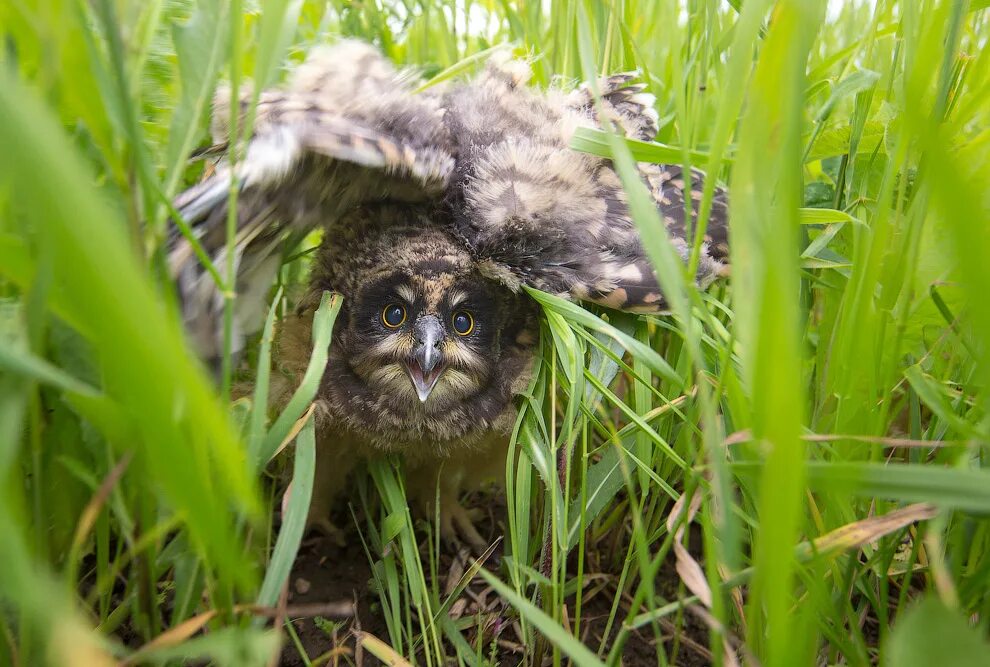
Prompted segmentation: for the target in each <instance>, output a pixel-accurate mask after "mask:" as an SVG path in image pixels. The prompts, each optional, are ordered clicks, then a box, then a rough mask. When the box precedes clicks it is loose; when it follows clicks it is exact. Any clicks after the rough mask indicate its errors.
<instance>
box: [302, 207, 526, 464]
mask: <svg viewBox="0 0 990 667" xmlns="http://www.w3.org/2000/svg"><path fill="white" fill-rule="evenodd" d="M355 215H360V216H366V217H367V219H366V220H364V221H361V224H355V225H354V228H355V229H360V230H361V233H360V234H356V235H354V236H352V237H348V238H342V239H339V240H338V241H337V242H331V243H324V244H323V246H322V248H321V251H320V254H319V256H318V259H317V263H316V266H315V267H314V273H313V279H312V286H313V288H314V292H321V291H323V290H333V291H336V292H339V293H341V294H342V295H343V297H344V306H343V310H342V311H341V315H340V317H338V320H337V325H336V328H335V330H334V340H333V344H332V347H331V362H330V364H329V365H328V369H327V373H326V375H325V376H324V384H323V393H324V394H325V395H328V396H330V397H331V400H330V403H331V404H333V405H347V406H348V409H345V410H341V411H340V412H341V413H342V414H345V415H347V418H348V419H350V420H351V421H355V420H359V421H361V423H354V424H351V425H352V426H354V427H355V428H356V429H357V430H360V431H361V432H362V433H368V432H369V431H374V432H378V433H380V438H381V441H382V442H385V441H389V443H390V444H392V445H394V444H395V443H399V442H402V441H413V440H429V441H431V442H443V441H445V440H451V439H454V438H457V437H460V436H462V435H463V431H465V430H466V429H467V427H468V426H472V425H475V424H477V421H478V420H479V419H482V420H483V419H486V418H492V419H494V418H495V416H497V415H498V414H500V413H502V412H503V411H504V408H505V407H506V405H508V403H509V402H510V401H511V400H512V395H513V392H515V391H518V390H519V387H518V386H515V384H518V378H519V376H520V371H521V370H522V369H521V368H519V362H518V357H519V354H518V351H519V350H520V348H526V349H530V348H532V346H533V345H534V343H535V341H536V334H535V315H534V307H533V304H532V303H531V302H530V300H528V299H526V298H525V297H523V296H522V295H519V294H515V293H513V292H511V291H509V290H506V289H505V288H504V286H502V285H501V284H499V283H497V282H495V281H493V280H490V279H487V278H485V277H483V276H482V274H481V273H480V272H479V271H478V268H477V265H476V262H475V260H474V258H473V257H472V255H471V253H470V252H468V250H467V248H466V247H465V246H464V245H463V244H462V243H460V242H459V241H457V240H456V239H455V238H454V237H453V236H452V235H451V233H450V231H449V229H447V228H444V227H443V226H442V225H439V224H437V223H436V222H435V221H433V220H432V219H431V217H430V214H429V212H428V211H420V210H417V209H415V208H411V207H408V206H404V207H399V206H395V207H393V206H375V207H370V208H365V209H362V210H360V211H358V212H356V213H355ZM527 358H528V357H527Z"/></svg>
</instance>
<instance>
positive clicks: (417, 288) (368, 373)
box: [348, 258, 499, 408]
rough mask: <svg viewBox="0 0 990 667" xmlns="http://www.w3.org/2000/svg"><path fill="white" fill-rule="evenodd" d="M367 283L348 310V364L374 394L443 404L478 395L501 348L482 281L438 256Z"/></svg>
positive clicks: (495, 311) (493, 311)
mask: <svg viewBox="0 0 990 667" xmlns="http://www.w3.org/2000/svg"><path fill="white" fill-rule="evenodd" d="M414 268H415V269H416V270H414V271H407V270H397V271H394V272H390V273H387V274H386V275H383V276H381V277H380V278H379V279H378V280H376V281H374V282H372V283H371V284H369V285H367V286H366V287H364V288H363V289H362V290H361V291H360V292H359V294H358V295H357V297H356V299H355V303H354V304H353V305H352V310H351V313H350V326H349V329H350V330H349V334H350V335H349V336H348V338H349V339H350V342H351V344H352V345H351V346H352V349H355V350H360V351H358V352H357V353H356V354H355V356H354V358H353V359H352V361H351V365H352V368H353V369H354V371H355V373H356V374H357V375H359V376H360V377H361V378H363V380H364V381H365V382H366V383H367V385H368V387H369V388H370V389H372V390H374V391H376V392H381V393H387V394H391V395H392V396H395V397H397V398H402V399H404V400H406V401H409V402H412V401H418V402H419V403H421V404H423V405H424V407H426V406H428V407H431V408H443V407H445V406H447V405H450V404H451V403H455V402H458V401H461V400H464V399H465V398H467V397H468V396H471V395H472V394H475V393H477V392H478V391H479V390H480V389H481V388H482V387H483V386H484V385H485V383H486V382H487V380H488V379H489V376H490V374H491V371H492V364H491V362H492V360H493V359H495V358H497V356H498V350H497V343H498V336H497V333H498V325H497V323H498V317H499V314H498V308H497V305H496V299H495V295H494V294H493V293H492V291H491V289H490V288H489V285H488V283H487V281H484V280H482V279H481V278H480V276H478V275H476V274H474V273H473V272H470V271H463V270H459V269H458V267H456V266H455V265H453V264H451V263H449V262H444V261H443V259H442V258H441V259H427V260H425V261H424V262H423V263H422V265H420V266H417V267H414Z"/></svg>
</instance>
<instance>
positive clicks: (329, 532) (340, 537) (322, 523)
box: [306, 517, 347, 547]
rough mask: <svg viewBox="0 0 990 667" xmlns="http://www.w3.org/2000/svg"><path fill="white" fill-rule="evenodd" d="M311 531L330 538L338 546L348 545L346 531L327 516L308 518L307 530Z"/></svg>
mask: <svg viewBox="0 0 990 667" xmlns="http://www.w3.org/2000/svg"><path fill="white" fill-rule="evenodd" d="M309 531H315V532H317V533H319V534H320V536H322V537H324V538H326V539H328V540H330V541H331V542H332V543H334V544H335V545H337V546H338V547H345V546H347V540H346V539H345V538H344V531H343V530H341V529H340V528H338V527H337V526H336V525H335V524H334V523H333V521H331V520H330V519H328V518H326V517H323V518H321V519H310V520H308V521H307V522H306V532H309Z"/></svg>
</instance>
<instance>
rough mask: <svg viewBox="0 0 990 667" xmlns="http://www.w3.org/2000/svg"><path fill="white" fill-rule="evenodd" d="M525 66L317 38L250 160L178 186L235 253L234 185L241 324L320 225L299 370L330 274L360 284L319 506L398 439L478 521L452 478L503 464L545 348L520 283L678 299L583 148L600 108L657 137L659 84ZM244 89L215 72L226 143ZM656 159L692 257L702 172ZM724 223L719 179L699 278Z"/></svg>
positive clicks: (185, 262) (282, 345)
mask: <svg viewBox="0 0 990 667" xmlns="http://www.w3.org/2000/svg"><path fill="white" fill-rule="evenodd" d="M529 76H530V73H529V67H528V65H527V64H526V63H524V62H521V61H513V60H503V59H499V60H496V61H493V62H492V63H490V64H489V65H488V67H487V68H485V70H484V71H483V72H482V73H481V74H479V75H478V76H477V77H476V78H474V79H473V80H471V81H468V82H466V83H458V84H451V85H442V86H436V87H430V88H427V89H425V90H423V91H421V92H415V90H416V88H417V86H418V85H419V81H418V80H417V78H416V77H415V76H413V75H412V74H410V73H407V72H399V71H396V70H395V69H394V68H393V67H392V66H391V64H390V63H388V62H387V61H386V60H385V59H383V58H382V57H381V56H380V55H379V54H378V53H377V52H376V51H375V50H374V49H372V48H371V47H369V46H368V45H366V44H362V43H358V42H353V41H345V42H341V43H340V44H338V45H337V46H335V47H333V48H330V49H318V50H317V51H315V52H314V53H313V55H312V56H311V57H310V59H309V60H308V61H307V63H306V64H305V65H303V66H301V67H300V68H299V69H298V70H297V71H296V73H295V74H294V76H293V78H292V80H291V82H290V84H289V85H288V87H286V88H285V89H284V90H273V91H264V92H262V93H261V95H260V101H259V105H258V108H257V112H256V116H255V124H254V138H253V139H252V140H251V142H250V143H249V144H248V145H247V147H246V149H245V152H244V157H243V159H242V160H241V161H240V162H238V163H237V165H236V167H234V168H231V167H230V166H229V165H228V164H226V163H224V162H221V163H220V164H219V165H218V166H217V169H216V171H215V173H214V174H213V175H211V176H210V177H208V178H207V179H205V180H204V181H203V182H202V183H200V184H198V185H196V186H195V187H193V188H191V189H190V190H189V191H187V192H186V193H183V195H181V196H180V197H179V198H178V200H177V201H176V208H177V209H178V210H179V211H180V213H181V214H182V215H183V217H184V218H185V219H186V220H187V222H189V223H190V224H191V225H192V227H193V229H194V231H195V233H196V235H197V237H198V238H199V241H200V243H201V244H202V245H203V246H204V248H205V249H206V251H207V252H209V253H210V254H211V255H213V257H214V258H215V259H216V260H217V261H218V262H220V261H223V259H224V257H223V246H224V242H225V235H224V225H223V221H224V220H225V218H226V205H227V192H228V190H229V187H230V182H231V179H234V180H235V181H236V183H237V184H238V185H239V187H240V197H239V200H240V201H239V206H238V242H237V247H236V250H237V253H238V254H237V256H236V257H235V260H236V262H237V266H238V273H237V275H238V283H237V291H238V300H237V304H238V309H237V311H236V313H235V325H236V331H235V333H236V334H237V340H238V343H239V341H240V340H241V337H242V336H243V335H245V334H247V333H250V332H251V331H253V330H255V329H257V328H258V327H259V325H260V322H261V316H262V313H263V312H264V297H263V295H264V292H265V290H266V289H267V288H268V286H269V285H270V283H271V278H272V276H273V274H274V271H275V270H277V268H278V265H279V263H280V261H281V260H280V253H281V251H282V249H283V248H285V247H291V246H292V245H294V244H295V243H296V242H297V241H298V239H299V238H301V236H303V235H305V234H306V233H307V232H308V231H310V230H311V229H313V228H314V227H316V226H322V227H323V228H324V229H325V233H324V241H323V245H322V246H321V249H320V253H319V257H318V259H317V262H316V265H315V267H314V271H313V275H312V278H311V285H310V287H311V289H310V296H309V297H308V298H307V299H306V300H304V301H303V304H302V306H301V308H300V313H299V315H298V316H297V317H294V318H290V319H289V320H288V321H287V322H285V323H284V324H283V327H282V331H281V333H280V337H279V343H278V345H277V348H278V350H277V352H278V355H277V358H278V363H279V365H280V369H281V370H282V374H281V377H283V378H285V380H284V384H285V386H286V388H291V387H294V386H295V385H294V382H297V380H298V377H301V372H302V369H303V368H304V367H305V364H306V362H307V361H308V359H309V348H308V346H309V340H310V336H309V326H310V322H311V318H312V309H313V308H314V307H315V303H316V300H317V299H318V295H319V294H320V293H322V291H323V290H334V291H337V292H339V293H341V294H342V295H343V296H344V310H343V311H342V313H341V317H340V318H339V320H338V322H339V324H338V326H337V329H336V330H335V332H334V342H333V344H332V347H331V351H330V362H329V364H328V366H327V370H326V372H325V375H324V378H323V382H322V385H321V387H320V393H319V397H318V402H317V405H318V415H319V417H320V434H321V435H320V438H321V451H322V454H321V458H320V461H321V463H320V464H319V466H318V475H319V477H320V478H321V481H320V482H319V483H318V487H317V489H318V490H317V493H316V497H315V499H314V508H313V516H314V517H315V518H323V517H324V516H325V513H326V510H327V508H328V505H329V502H330V499H331V498H332V496H333V493H334V490H335V489H338V488H339V487H340V485H341V483H342V480H343V477H344V476H345V475H346V471H347V470H349V469H350V467H351V466H352V465H353V462H354V461H355V460H356V459H357V458H360V457H361V456H366V455H372V454H374V453H377V452H383V451H393V452H400V453H402V454H403V456H404V458H405V459H406V462H407V468H408V469H410V470H412V471H413V475H412V478H411V479H412V480H414V481H412V482H410V484H409V488H410V490H411V491H412V492H413V494H414V495H417V496H419V497H420V498H421V499H427V500H428V499H429V498H430V494H431V493H432V490H433V488H434V484H435V482H436V471H437V470H438V469H440V468H443V469H444V470H445V472H444V474H443V475H442V476H441V478H440V479H441V484H440V487H441V505H442V506H445V507H446V508H447V510H446V511H445V513H444V523H445V528H446V529H447V530H448V531H449V530H452V529H453V527H455V526H456V527H458V528H459V529H460V532H461V534H462V535H464V536H466V537H467V538H468V539H469V541H472V542H477V541H478V536H477V533H473V529H472V528H470V523H469V521H467V519H466V516H465V514H464V513H463V511H462V510H460V509H459V506H458V505H457V504H456V497H457V493H458V491H459V490H460V488H461V487H462V486H463V485H464V484H465V483H473V482H474V481H476V478H477V477H478V476H479V474H480V471H481V470H482V469H484V468H486V467H488V466H487V464H483V463H482V462H483V461H488V462H491V461H495V462H498V460H499V453H500V452H503V451H504V445H505V442H506V438H507V437H508V434H509V431H510V429H511V426H512V424H513V421H514V415H515V412H514V407H513V400H512V397H513V395H514V394H515V393H517V392H518V391H519V390H520V389H521V388H522V387H523V386H524V385H525V383H526V381H527V378H528V373H529V371H530V369H531V366H532V362H533V354H534V349H535V344H536V342H537V334H538V328H537V326H536V313H535V306H534V304H533V303H532V302H531V301H530V300H529V299H528V297H527V296H526V295H525V293H523V292H522V291H521V287H522V286H524V285H528V286H531V287H534V288H537V289H540V290H544V291H547V292H551V293H553V294H556V295H560V296H563V297H565V298H571V299H575V300H584V301H590V302H594V303H598V304H601V305H604V306H608V307H612V308H617V309H622V310H630V311H637V312H644V311H645V312H659V311H661V310H662V309H663V307H664V304H663V298H662V295H661V293H660V290H659V287H658V283H657V279H656V276H655V274H654V271H653V268H652V265H651V264H650V262H649V260H648V259H647V257H646V255H645V253H644V251H643V248H642V245H641V243H640V240H639V235H638V231H637V228H636V226H635V225H634V223H633V221H632V220H631V218H630V214H629V210H628V206H627V203H626V195H625V192H624V190H623V188H622V185H621V183H620V181H619V178H618V176H617V174H616V172H615V171H614V169H613V167H612V164H611V163H610V162H609V161H608V160H605V159H602V158H599V157H595V156H592V155H588V154H583V153H578V152H575V151H573V150H571V149H570V148H569V144H570V141H571V138H572V136H573V134H574V132H575V131H576V130H577V129H578V128H581V127H590V128H596V127H601V126H603V124H604V123H605V121H606V120H607V121H608V123H607V125H608V126H610V127H614V128H615V129H617V130H618V131H620V132H623V133H624V134H625V135H626V136H629V137H631V138H636V139H641V140H651V139H652V138H653V137H654V136H655V134H656V132H657V115H656V112H655V111H654V109H653V106H652V105H653V99H652V96H649V95H647V94H646V93H645V92H644V86H643V85H642V84H637V83H634V79H635V76H634V75H633V74H619V75H615V76H612V77H608V78H604V79H602V80H601V81H599V82H597V85H596V86H595V88H596V89H597V90H598V91H599V93H600V98H599V99H597V100H596V99H595V98H594V96H593V94H592V92H591V88H590V87H588V86H581V87H579V88H578V89H577V90H574V91H572V92H569V93H567V92H564V91H562V90H550V91H538V90H535V89H532V88H530V87H528V86H527V85H526V83H527V80H528V78H529ZM250 99H251V93H250V91H248V92H247V93H246V94H245V95H244V96H243V97H242V100H240V101H239V102H238V104H237V108H238V113H240V114H242V116H243V115H244V114H245V109H246V105H247V102H248V101H249V100H250ZM230 106H231V104H230V100H229V94H226V93H223V92H221V93H220V94H219V95H218V104H217V109H216V114H215V122H214V134H215V138H216V140H217V141H218V145H217V147H216V148H215V149H214V151H213V152H223V150H224V148H225V146H224V144H223V140H224V139H225V135H226V132H227V129H226V128H227V124H228V122H229V115H230V113H231V110H230ZM640 171H641V174H642V177H643V180H644V182H645V183H646V184H647V185H648V186H649V188H650V190H651V192H652V194H653V196H654V198H655V200H656V202H657V207H658V210H659V212H660V213H661V216H662V219H663V220H664V222H665V225H666V227H667V230H668V233H669V234H670V236H671V238H672V242H673V243H674V245H675V248H676V250H677V251H678V254H679V255H680V256H681V257H682V258H684V259H686V258H687V256H688V253H689V248H690V246H691V243H690V242H689V241H688V240H687V239H686V238H685V234H686V229H685V226H686V225H685V200H686V199H687V200H688V201H689V202H691V203H692V207H691V208H692V216H696V215H697V210H696V209H697V205H696V203H697V200H698V199H699V198H700V192H701V188H702V184H703V182H702V179H703V176H702V174H700V172H694V173H693V174H692V177H691V178H690V179H685V177H684V174H683V173H682V170H681V168H680V167H677V166H663V165H652V164H642V165H640ZM726 241H727V239H726V205H725V195H724V192H723V191H722V190H720V189H716V196H715V201H714V205H713V210H712V215H711V220H710V222H709V226H708V238H707V239H706V244H705V246H704V248H703V252H702V253H701V258H700V263H699V267H698V275H697V280H698V282H699V283H701V284H706V283H707V282H709V281H710V280H712V279H713V278H715V277H716V276H717V275H719V274H720V273H721V271H722V269H723V265H722V262H723V260H724V259H725V257H726V255H727V246H726ZM169 259H170V265H171V268H172V270H173V273H174V274H175V276H176V279H177V284H178V287H179V292H180V296H181V300H182V304H183V313H184V317H185V320H186V323H187V326H188V328H189V330H190V332H191V333H192V336H193V338H194V340H195V341H196V343H197V344H198V346H199V347H200V349H201V351H202V353H203V354H204V356H205V357H207V358H214V357H216V356H217V355H218V354H219V350H220V345H219V342H220V340H221V337H220V334H219V332H220V330H221V329H220V327H219V326H218V325H217V323H218V322H219V321H220V318H219V313H220V312H221V311H222V303H223V301H222V298H221V297H220V294H219V291H218V290H217V289H216V287H215V286H214V285H213V283H212V281H211V280H210V278H209V277H208V276H207V274H206V273H205V272H204V271H203V270H202V268H201V267H200V266H199V265H198V263H197V262H196V260H195V256H194V254H193V252H192V249H191V247H190V245H189V243H188V241H187V240H186V239H185V238H184V237H182V236H181V235H179V234H178V233H174V234H173V236H172V238H171V247H170V256H169ZM400 310H401V313H400ZM400 315H401V318H400ZM400 320H401V321H400ZM469 320H470V324H471V327H470V331H469V332H467V333H462V332H461V331H460V330H459V328H460V329H464V330H467V328H468V327H467V323H468V322H469ZM393 325H394V326H393ZM235 347H236V348H238V349H239V347H240V346H239V344H238V345H235ZM427 473H429V474H427ZM416 480H418V482H417V481H416Z"/></svg>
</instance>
